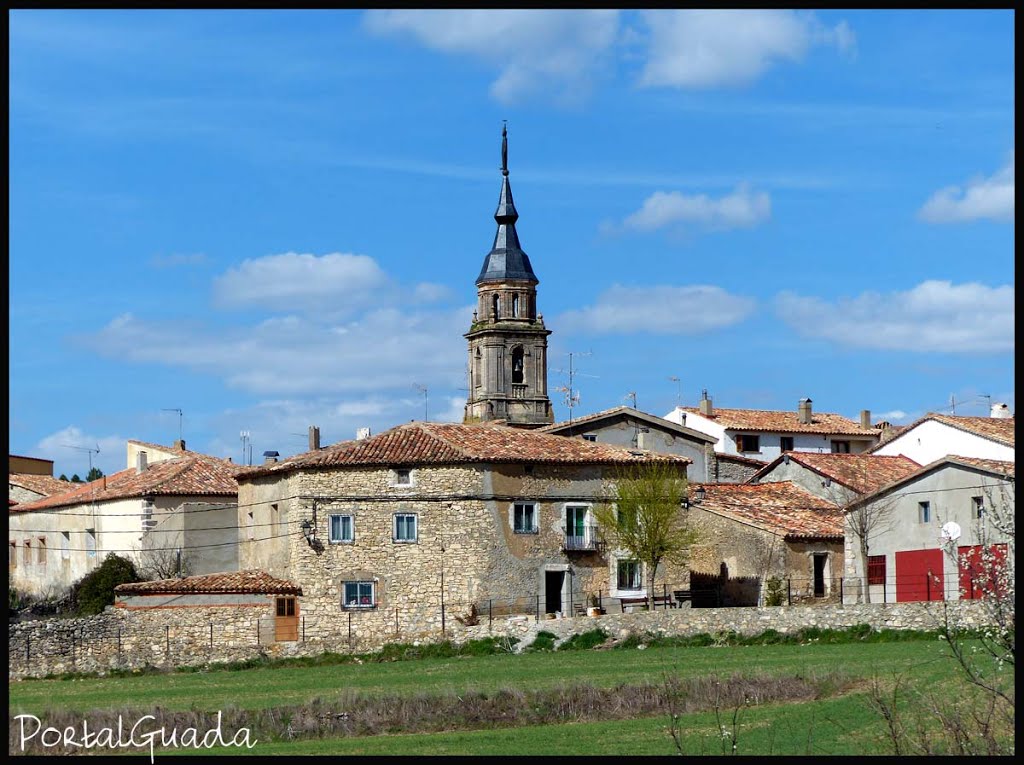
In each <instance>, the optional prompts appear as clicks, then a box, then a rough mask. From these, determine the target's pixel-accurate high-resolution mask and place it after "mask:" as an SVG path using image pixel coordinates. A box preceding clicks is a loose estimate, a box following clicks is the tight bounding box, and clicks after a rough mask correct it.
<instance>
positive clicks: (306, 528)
mask: <svg viewBox="0 0 1024 765" xmlns="http://www.w3.org/2000/svg"><path fill="white" fill-rule="evenodd" d="M301 528H302V536H304V537H305V538H306V544H308V545H309V546H310V547H312V546H313V540H314V536H313V521H311V520H309V518H304V519H303V521H302V526H301Z"/></svg>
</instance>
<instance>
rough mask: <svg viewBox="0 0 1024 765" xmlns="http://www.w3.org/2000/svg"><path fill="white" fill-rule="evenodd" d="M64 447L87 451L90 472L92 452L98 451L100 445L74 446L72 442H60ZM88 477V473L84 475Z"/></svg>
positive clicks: (90, 470)
mask: <svg viewBox="0 0 1024 765" xmlns="http://www.w3.org/2000/svg"><path fill="white" fill-rule="evenodd" d="M62 446H63V447H64V448H65V449H77V450H78V451H80V452H89V472H90V473H92V455H93V453H96V454H99V453H100V445H99V444H96V448H95V449H93V448H91V447H89V446H74V445H73V444H62ZM86 478H88V475H87V476H86Z"/></svg>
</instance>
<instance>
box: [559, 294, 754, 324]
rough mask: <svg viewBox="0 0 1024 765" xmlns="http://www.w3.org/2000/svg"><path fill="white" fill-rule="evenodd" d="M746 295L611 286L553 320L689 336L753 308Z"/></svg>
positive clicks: (742, 316)
mask: <svg viewBox="0 0 1024 765" xmlns="http://www.w3.org/2000/svg"><path fill="white" fill-rule="evenodd" d="M754 306H755V301H754V300H753V299H751V298H747V297H741V296H739V295H731V294H729V293H728V292H726V291H725V290H723V289H722V288H721V287H712V286H705V285H696V286H689V287H673V286H668V285H662V286H655V287H623V286H621V285H618V284H616V285H614V286H613V287H611V288H610V289H608V290H606V291H605V292H603V293H602V294H601V295H600V296H599V297H598V299H597V302H596V303H595V304H594V305H592V306H587V307H586V308H582V309H580V310H576V311H567V312H566V313H563V314H562V315H561V316H559V317H558V318H557V320H556V321H555V322H553V326H555V327H556V328H557V329H559V330H561V331H564V332H579V333H593V334H630V333H636V332H648V333H651V334H655V335H695V334H699V333H701V332H709V331H711V330H715V329H720V328H722V327H727V326H729V325H731V324H737V323H739V322H741V321H743V319H745V318H746V317H747V316H749V315H750V313H751V312H752V311H753V310H754Z"/></svg>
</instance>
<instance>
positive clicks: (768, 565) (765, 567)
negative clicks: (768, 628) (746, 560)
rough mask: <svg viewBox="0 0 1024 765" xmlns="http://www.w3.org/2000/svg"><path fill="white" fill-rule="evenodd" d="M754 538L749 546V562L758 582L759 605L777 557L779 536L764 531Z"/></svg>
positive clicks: (761, 602)
mask: <svg viewBox="0 0 1024 765" xmlns="http://www.w3.org/2000/svg"><path fill="white" fill-rule="evenodd" d="M755 539H756V541H755V542H754V543H753V546H752V548H751V553H750V562H751V564H752V565H753V566H754V571H755V572H756V573H755V575H756V576H757V578H758V583H759V589H758V595H757V603H758V605H759V606H763V605H764V601H765V586H766V584H767V581H768V575H769V574H770V573H771V571H772V569H773V568H774V566H775V563H776V562H777V561H778V557H779V556H778V553H779V552H780V551H779V538H778V537H777V536H776V535H775V534H769V533H765V534H758V535H757V536H756V537H755Z"/></svg>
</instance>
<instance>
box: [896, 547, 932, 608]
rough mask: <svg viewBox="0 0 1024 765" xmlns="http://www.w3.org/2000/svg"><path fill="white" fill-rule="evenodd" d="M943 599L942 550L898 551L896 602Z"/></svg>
mask: <svg viewBox="0 0 1024 765" xmlns="http://www.w3.org/2000/svg"><path fill="white" fill-rule="evenodd" d="M912 600H942V550H940V549H938V548H936V549H934V550H907V551H905V552H898V553H896V602H897V603H907V602H909V601H912Z"/></svg>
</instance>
